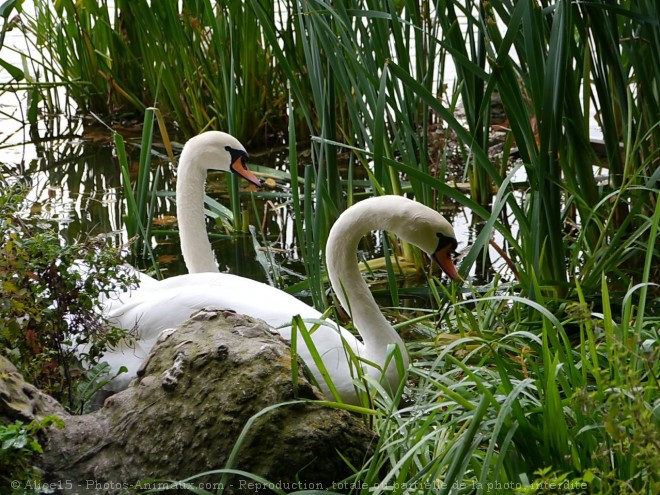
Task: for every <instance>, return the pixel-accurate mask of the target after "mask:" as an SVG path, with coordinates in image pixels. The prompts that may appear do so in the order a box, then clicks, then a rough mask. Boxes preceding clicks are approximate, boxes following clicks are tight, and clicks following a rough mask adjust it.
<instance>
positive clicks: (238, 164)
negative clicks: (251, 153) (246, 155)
mask: <svg viewBox="0 0 660 495" xmlns="http://www.w3.org/2000/svg"><path fill="white" fill-rule="evenodd" d="M230 169H231V171H232V172H234V173H235V174H236V175H240V176H241V177H243V178H244V179H245V180H246V181H248V182H250V183H252V184H254V185H255V186H257V187H261V180H260V179H257V176H256V175H254V174H253V173H252V171H251V170H250V169H249V168H248V166H247V163H245V162H244V161H243V158H242V157H238V158H237V159H236V160H234V163H232V164H231V167H230Z"/></svg>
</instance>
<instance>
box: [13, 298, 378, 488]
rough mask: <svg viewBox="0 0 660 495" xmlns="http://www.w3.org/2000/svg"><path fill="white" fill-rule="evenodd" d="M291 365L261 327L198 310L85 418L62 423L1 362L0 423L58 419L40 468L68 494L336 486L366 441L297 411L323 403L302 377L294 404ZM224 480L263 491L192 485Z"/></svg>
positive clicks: (343, 418) (347, 428) (339, 416)
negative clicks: (146, 485) (185, 483)
mask: <svg viewBox="0 0 660 495" xmlns="http://www.w3.org/2000/svg"><path fill="white" fill-rule="evenodd" d="M290 360H291V357H290V353H289V348H288V346H287V345H286V344H285V343H284V342H282V341H281V340H280V339H279V337H278V336H277V335H276V334H274V333H273V331H272V330H271V329H270V328H269V327H268V326H266V325H265V324H264V323H263V322H261V321H259V320H254V319H251V318H249V317H245V316H242V315H237V314H234V313H231V312H227V311H222V310H202V311H200V312H199V313H197V314H196V315H194V316H193V317H192V318H191V320H189V321H188V322H186V323H184V324H183V325H181V326H180V327H179V328H177V329H176V331H172V332H164V333H163V335H161V338H160V340H159V342H158V343H157V344H156V346H155V347H154V349H153V350H152V352H151V354H150V356H149V358H148V360H147V361H146V362H145V364H144V365H143V367H142V368H141V369H140V371H138V377H137V378H136V379H135V380H133V382H132V383H131V385H130V386H129V388H128V389H127V390H124V391H123V392H120V393H118V394H116V395H113V396H111V397H110V398H108V399H107V400H106V402H105V405H104V407H103V408H102V409H100V410H98V411H96V412H94V413H91V414H87V415H83V416H70V415H68V414H67V413H66V412H65V411H64V409H63V408H62V406H61V405H60V404H58V403H57V402H56V401H55V400H54V399H52V398H51V397H49V396H47V395H45V394H43V393H42V392H40V391H39V390H37V389H36V388H34V387H32V386H31V385H29V384H26V383H25V382H23V381H22V377H21V376H20V375H19V374H18V373H16V371H15V370H13V371H12V370H11V365H10V364H8V363H7V364H4V363H1V362H0V376H1V377H2V378H1V379H0V420H4V421H7V420H10V421H13V420H14V419H22V420H31V419H35V418H40V417H43V416H45V415H49V414H56V415H57V416H59V417H61V418H63V419H64V421H65V425H66V426H65V428H64V429H62V430H58V429H55V428H52V429H50V430H48V432H47V433H48V438H47V445H46V450H45V452H44V455H43V458H42V460H41V468H42V469H43V470H44V472H45V473H46V474H47V476H46V479H47V480H49V481H51V482H55V483H59V484H58V485H57V486H58V488H60V489H61V491H64V492H67V493H90V492H94V491H96V492H103V493H125V492H127V491H128V488H129V487H130V485H134V484H136V483H138V482H140V481H141V480H147V479H162V480H183V479H185V478H187V477H190V476H194V475H197V474H200V473H204V472H208V471H211V470H217V469H223V468H225V467H231V468H234V469H239V470H242V471H246V472H249V473H253V474H256V475H258V476H261V477H263V478H265V479H266V480H268V481H269V482H272V483H274V484H275V485H276V486H279V487H281V488H284V489H285V491H293V490H294V489H304V488H319V487H320V486H323V487H328V486H332V483H333V482H337V481H340V480H342V479H344V478H345V477H346V476H348V475H349V474H350V471H349V469H348V467H347V465H346V462H345V461H344V460H343V459H342V457H341V456H344V457H345V458H346V459H347V460H348V461H349V462H350V463H351V464H352V465H357V466H360V465H362V464H363V462H364V460H365V458H366V457H367V456H368V455H369V454H370V449H371V447H372V445H373V443H374V434H373V433H372V432H371V431H370V430H369V429H367V428H366V427H365V426H364V425H363V423H362V421H361V420H360V419H359V418H357V417H355V416H352V415H350V414H348V413H346V412H345V411H340V410H336V409H329V408H325V407H321V406H318V405H314V404H310V403H299V402H298V403H296V400H297V399H318V398H322V397H321V396H320V392H318V390H316V389H315V388H314V387H312V386H311V384H310V383H309V382H308V381H307V380H306V379H305V378H304V377H302V376H301V377H300V379H299V383H298V392H297V396H296V395H295V394H294V387H293V383H292V380H291V361H290ZM287 402H294V403H292V404H286V403H287ZM248 424H249V425H250V426H249V428H246V425H248ZM239 437H241V440H240V442H239V444H240V446H239V447H238V448H237V449H236V450H235V451H234V457H233V460H232V461H231V462H230V463H228V462H229V460H230V455H231V454H232V451H233V449H235V448H236V445H237V442H238V441H239ZM221 481H222V482H223V484H224V485H225V490H226V492H225V493H258V492H259V491H262V490H260V488H262V487H260V486H258V485H256V484H255V482H254V481H252V480H249V479H248V478H242V477H239V476H231V477H229V478H228V479H224V480H222V476H221V475H220V474H215V475H207V476H205V477H202V478H197V479H195V480H194V481H191V483H193V485H194V486H198V487H202V488H205V489H207V490H208V491H211V492H215V491H216V490H217V485H216V486H213V483H220V482H221ZM263 492H264V493H268V491H267V490H263Z"/></svg>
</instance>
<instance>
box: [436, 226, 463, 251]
mask: <svg viewBox="0 0 660 495" xmlns="http://www.w3.org/2000/svg"><path fill="white" fill-rule="evenodd" d="M435 235H436V236H437V238H438V246H437V247H436V248H435V252H436V253H437V252H438V251H440V250H441V249H444V248H446V247H447V246H451V249H450V254H451V255H452V256H456V255H457V254H458V253H457V252H456V248H458V241H457V240H456V239H455V238H454V237H450V236H448V235H445V234H443V233H442V232H436V234H435Z"/></svg>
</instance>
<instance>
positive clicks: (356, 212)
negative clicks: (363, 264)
mask: <svg viewBox="0 0 660 495" xmlns="http://www.w3.org/2000/svg"><path fill="white" fill-rule="evenodd" d="M381 213H382V214H378V212H377V211H372V210H367V211H362V209H360V208H357V209H356V206H353V207H352V208H351V209H349V210H346V212H345V213H344V214H343V215H342V216H341V217H340V218H339V219H338V220H337V222H336V223H335V225H334V226H333V228H332V230H331V232H330V236H329V237H328V244H327V247H326V260H327V269H328V276H329V278H330V283H331V285H332V288H333V290H334V292H335V294H336V296H337V299H338V300H339V302H340V303H341V305H342V307H343V308H344V309H345V310H346V311H347V312H348V313H349V314H350V316H351V318H352V320H353V324H354V326H355V327H356V328H357V330H358V332H359V333H360V335H361V336H362V339H363V341H364V344H365V349H366V353H367V358H368V359H371V360H373V361H375V362H376V363H378V364H381V365H382V364H383V363H384V361H385V359H386V356H387V348H388V346H389V345H390V344H396V345H398V346H399V348H400V349H401V353H402V355H403V356H404V360H406V361H407V354H406V350H405V347H404V345H403V341H402V340H401V338H400V337H399V334H398V333H397V332H396V330H394V328H393V327H392V325H390V323H389V322H388V321H387V319H386V318H385V316H383V313H382V312H381V310H380V308H379V307H378V305H377V304H376V301H375V300H374V298H373V295H372V294H371V291H370V290H369V287H368V286H367V284H366V282H365V281H364V279H363V278H362V274H361V273H360V269H359V266H358V259H357V248H358V243H359V242H360V239H361V238H362V237H363V236H364V235H366V234H367V233H369V232H371V231H372V230H376V229H379V228H383V227H384V228H386V229H388V230H389V227H391V225H390V222H388V221H387V219H386V218H385V217H384V212H381ZM406 364H407V363H406Z"/></svg>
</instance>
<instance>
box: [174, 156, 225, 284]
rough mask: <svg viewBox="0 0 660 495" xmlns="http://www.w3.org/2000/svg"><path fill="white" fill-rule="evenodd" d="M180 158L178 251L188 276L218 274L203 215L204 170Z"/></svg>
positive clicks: (177, 203) (185, 157)
mask: <svg viewBox="0 0 660 495" xmlns="http://www.w3.org/2000/svg"><path fill="white" fill-rule="evenodd" d="M185 151H186V150H185V149H184V153H183V154H182V155H181V158H180V160H179V167H178V175H177V185H176V212H177V218H178V222H179V233H180V236H181V252H182V254H183V260H184V262H185V264H186V267H187V268H188V273H202V272H217V271H218V266H217V264H216V262H215V256H214V255H213V250H212V248H211V243H210V242H209V238H208V233H207V231H206V220H205V218H206V217H205V215H204V186H205V184H206V169H203V168H201V167H195V166H194V165H195V163H194V157H189V156H188V154H186V153H185Z"/></svg>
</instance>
